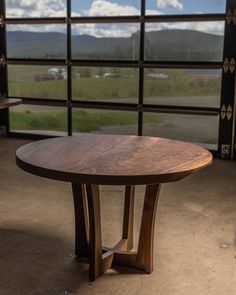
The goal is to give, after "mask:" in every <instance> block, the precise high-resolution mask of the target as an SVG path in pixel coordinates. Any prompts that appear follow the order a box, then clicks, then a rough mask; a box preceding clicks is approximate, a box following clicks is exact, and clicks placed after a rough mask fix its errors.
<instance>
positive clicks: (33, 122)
mask: <svg viewBox="0 0 236 295" xmlns="http://www.w3.org/2000/svg"><path fill="white" fill-rule="evenodd" d="M10 128H11V130H12V131H14V132H24V133H28V134H30V133H31V134H44V135H52V136H57V135H58V136H63V135H66V134H67V112H66V109H65V108H59V107H49V106H35V105H20V106H16V107H13V108H11V112H10Z"/></svg>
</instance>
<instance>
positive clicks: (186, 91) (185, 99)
mask: <svg viewBox="0 0 236 295" xmlns="http://www.w3.org/2000/svg"><path fill="white" fill-rule="evenodd" d="M144 73H145V76H144V77H145V80H144V103H146V104H160V105H176V106H195V107H216V108H217V107H219V106H220V93H221V70H201V69H146V70H145V72H144Z"/></svg>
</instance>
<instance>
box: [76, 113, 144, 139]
mask: <svg viewBox="0 0 236 295" xmlns="http://www.w3.org/2000/svg"><path fill="white" fill-rule="evenodd" d="M137 123H138V116H137V113H134V112H121V111H108V110H91V109H74V110H73V132H74V135H75V134H78V133H84V132H86V133H90V132H91V133H103V134H126V135H137Z"/></svg>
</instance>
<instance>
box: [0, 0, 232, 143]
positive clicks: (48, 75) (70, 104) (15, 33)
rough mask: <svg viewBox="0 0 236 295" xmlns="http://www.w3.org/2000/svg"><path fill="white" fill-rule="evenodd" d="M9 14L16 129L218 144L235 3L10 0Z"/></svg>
mask: <svg viewBox="0 0 236 295" xmlns="http://www.w3.org/2000/svg"><path fill="white" fill-rule="evenodd" d="M4 1H6V0H4ZM68 4H71V5H68ZM67 5H68V7H67ZM141 8H142V9H141ZM70 15H71V17H69V18H68V16H70ZM6 16H7V20H6V33H7V34H6V36H7V54H6V62H7V67H6V68H7V71H6V75H5V76H8V85H6V91H5V92H6V93H7V92H8V95H9V96H10V97H20V98H23V99H25V101H24V103H25V104H24V105H22V106H20V107H15V108H13V109H12V110H11V111H10V113H11V116H10V117H11V119H10V120H11V126H10V128H11V131H16V130H17V132H24V131H26V132H31V133H34V132H35V133H37V134H38V133H43V134H48V132H49V133H50V132H54V134H55V133H58V134H59V133H61V132H64V131H67V134H68V135H71V134H72V133H73V132H74V133H80V132H100V133H118V134H137V131H138V133H139V135H142V134H143V135H151V136H164V137H168V138H174V139H180V140H186V141H191V142H197V143H201V144H207V145H208V146H209V147H214V148H215V147H216V144H217V140H218V129H219V117H218V116H217V112H218V114H219V113H220V99H221V97H220V96H221V85H222V81H221V80H222V64H223V48H224V32H225V30H227V26H225V24H226V21H225V20H226V0H212V1H210V2H209V1H203V0H199V1H194V0H189V1H185V0H174V1H173V0H155V1H154V0H127V1H123V0H88V1H85V0H82V1H78V0H71V3H70V2H69V1H67V0H57V1H56V0H50V1H49V0H40V1H36V0H32V1H15V0H14V1H13V0H7V1H6ZM230 58H231V55H230ZM3 80H4V79H3ZM7 90H8V91H7ZM31 99H34V101H33V103H34V104H38V105H39V106H36V105H33V106H30V105H26V103H29V102H31ZM63 100H64V101H63ZM45 104H47V105H48V104H50V105H51V106H49V107H48V106H42V105H45ZM163 105H164V106H166V108H163ZM26 106H27V107H26ZM58 106H61V107H58ZM66 106H67V108H65V107H66ZM77 107H79V108H77ZM98 108H99V109H98ZM46 109H48V111H47V110H46ZM118 109H119V110H118ZM71 110H72V115H71ZM149 111H151V112H152V113H150V112H149ZM160 112H161V113H160ZM163 112H166V113H163ZM175 113H177V114H176V115H175ZM190 113H191V114H192V115H190ZM199 114H201V115H199ZM204 114H205V115H204ZM210 115H215V116H210ZM34 118H35V120H34ZM44 121H45V122H44ZM18 122H19V124H18ZM203 125H204V126H205V127H204V132H201V131H202V129H203ZM189 126H191V128H188V127H189ZM27 130H28V131H27ZM72 131H73V132H72ZM191 132H192V133H191ZM51 134H52V133H51Z"/></svg>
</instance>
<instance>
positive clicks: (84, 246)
mask: <svg viewBox="0 0 236 295" xmlns="http://www.w3.org/2000/svg"><path fill="white" fill-rule="evenodd" d="M72 191H73V197H74V210H75V255H77V257H78V258H80V257H88V256H89V247H88V240H89V236H88V229H89V223H88V209H87V200H86V192H85V186H84V185H83V184H77V183H72Z"/></svg>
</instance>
